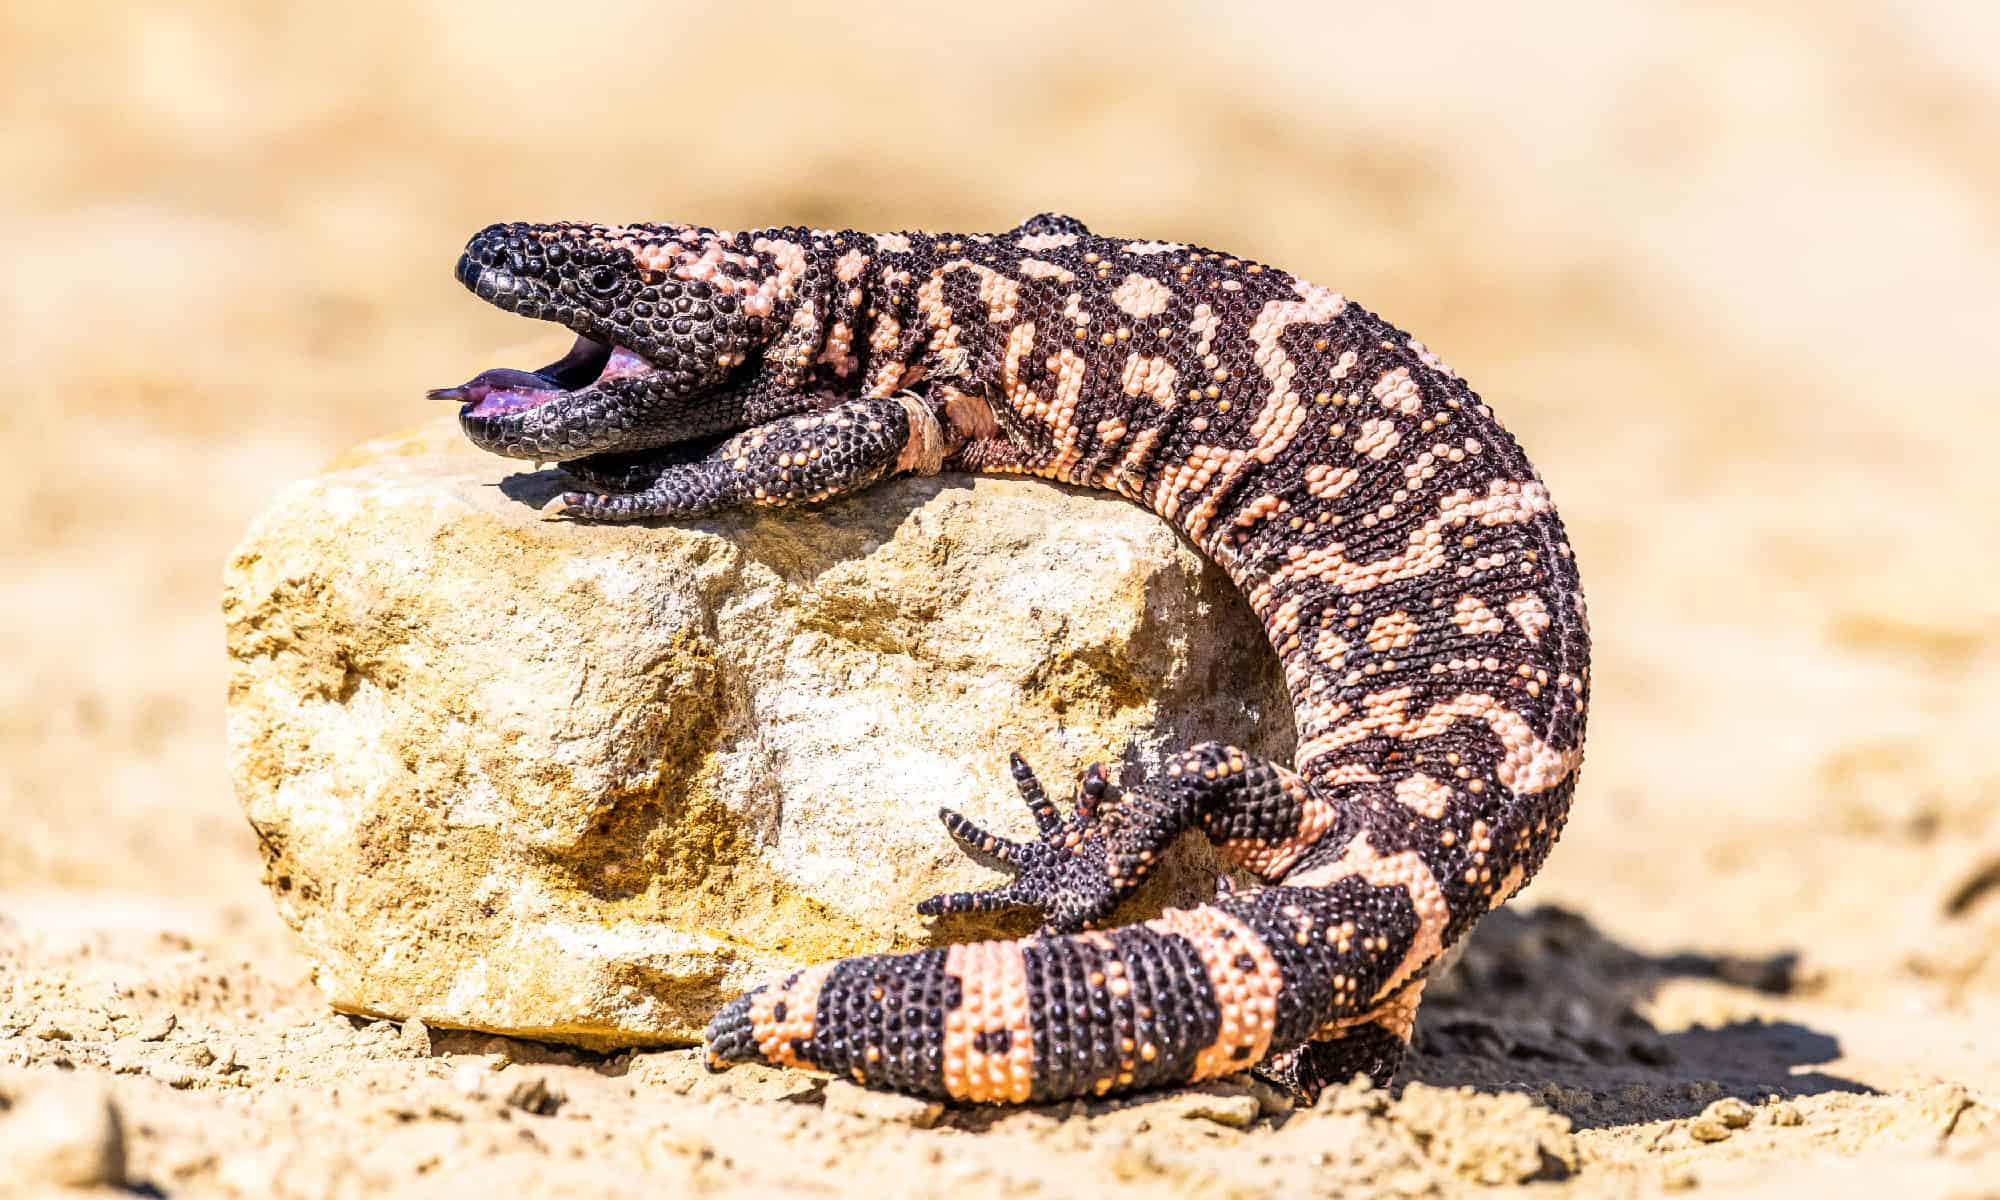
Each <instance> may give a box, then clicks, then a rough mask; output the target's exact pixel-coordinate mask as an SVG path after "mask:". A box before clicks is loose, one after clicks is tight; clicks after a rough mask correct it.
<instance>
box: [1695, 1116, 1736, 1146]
mask: <svg viewBox="0 0 2000 1200" xmlns="http://www.w3.org/2000/svg"><path fill="white" fill-rule="evenodd" d="M1688 1136H1689V1137H1691V1138H1693V1139H1694V1140H1695V1141H1697V1142H1726V1141H1728V1140H1729V1126H1727V1125H1724V1124H1723V1123H1722V1122H1720V1121H1718V1120H1716V1119H1715V1118H1714V1117H1696V1118H1695V1119H1694V1120H1692V1121H1689V1122H1688Z"/></svg>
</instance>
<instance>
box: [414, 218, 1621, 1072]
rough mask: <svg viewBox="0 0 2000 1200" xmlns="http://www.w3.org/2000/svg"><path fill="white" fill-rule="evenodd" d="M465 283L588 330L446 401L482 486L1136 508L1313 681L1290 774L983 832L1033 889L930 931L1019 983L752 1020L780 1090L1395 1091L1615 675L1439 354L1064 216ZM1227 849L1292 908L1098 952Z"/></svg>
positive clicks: (910, 976)
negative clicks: (1124, 920) (1180, 854)
mask: <svg viewBox="0 0 2000 1200" xmlns="http://www.w3.org/2000/svg"><path fill="white" fill-rule="evenodd" d="M458 274H459V278H460V280H461V281H463V282H464V283H465V284H466V286H467V287H469V288H470V289H472V290H473V291H474V292H475V293H476V294H478V295H479V296H480V297H482V298H484V299H486V300H488V301H490V302H492V303H494V304H497V305H499V306H501V307H503V308H507V309H509V310H510V311H514V312H518V313H521V314H522V315H525V316H529V317H534V318H538V319H541V320H548V321H554V322H558V323H561V324H563V325H566V326H568V327H569V328H570V329H572V330H574V331H575V332H576V333H577V335H578V338H577V343H576V346H575V348H574V349H572V351H571V352H570V353H569V354H568V355H566V356H565V357H564V358H563V359H561V360H559V361H558V362H556V363H552V364H550V365H549V366H547V367H544V368H542V369H540V370H539V371H517V370H507V369H500V370H492V371H487V372H483V373H482V374H480V375H478V376H475V377H474V378H473V379H472V380H470V381H468V382H467V383H465V384H463V385H461V386H459V387H457V388H450V389H444V390H442V391H440V392H438V393H435V394H436V395H438V396H440V397H441V398H444V399H449V400H452V401H453V402H455V403H458V404H460V405H461V413H460V419H461V423H462V424H463V426H464V428H465V431H466V433H467V435H468V436H469V437H471V438H472V440H473V441H474V442H476V443H478V444H479V445H481V446H483V447H485V448H487V449H489V450H492V451H494V452H496V453H499V454H505V455H511V456H513V457H518V458H553V459H557V460H560V461H562V463H563V466H564V468H565V470H567V471H568V472H569V473H570V474H571V475H572V476H573V477H574V478H576V479H577V480H578V482H579V484H580V485H581V487H582V488H583V489H584V490H581V491H578V492H574V493H570V494H568V495H566V496H565V497H564V498H563V503H564V506H565V511H566V512H567V513H568V515H571V516H573V517H577V518H582V519H590V520H635V519H646V518H674V517H685V516H692V515H696V514H700V513H704V512H710V511H714V510H716V509H718V508H723V507H730V506H738V505H749V504H767V505H779V504H800V503H809V502H813V501H821V500H827V499H831V498H833V497H836V496H839V495H841V494H844V493H847V492H851V491H854V490H856V489H859V488H862V487H866V486H868V485H869V484H871V483H873V482H875V481H877V480H879V479H882V478H885V477H887V476H889V475H892V474H896V473H898V472H918V473H926V474H927V473H932V472H936V471H940V470H968V471H989V472H1013V473H1026V474H1033V475H1038V476H1041V477H1043V478H1048V479H1053V480H1058V481H1061V482H1065V483H1069V484H1073V485H1077V486H1083V487H1093V488H1102V489H1106V490H1111V491H1116V492H1118V493H1119V494H1121V495H1124V496H1126V497H1128V498H1130V499H1132V500H1134V501H1136V502H1138V503H1141V504H1144V505H1146V506H1147V507H1149V508H1151V509H1152V510H1153V511H1155V512H1157V513H1159V514H1160V515H1161V516H1162V517H1163V518H1165V519H1166V520H1168V521H1170V522H1172V523H1173V524H1174V525H1175V526H1176V527H1178V528H1179V529H1180V530H1181V531H1182V532H1184V533H1185V534H1186V535H1187V536H1188V537H1189V538H1190V539H1191V540H1192V541H1193V542H1194V544H1195V545H1196V546H1198V547H1199V548H1200V549H1201V550H1202V551H1203V552H1204V553H1205V554H1207V555H1208V556H1209V557H1211V558H1213V559H1214V560H1215V561H1216V562H1217V563H1218V564H1220V565H1221V566H1222V567H1223V569H1224V570H1226V571H1227V572H1228V573H1229V575H1230V577H1231V579H1233V580H1234V581H1235V582H1236V584H1237V585H1238V586H1239V587H1240V588H1241V589H1242V590H1243V593H1244V595H1245V596H1246V597H1247V598H1248V600H1249V602H1250V604H1251V606H1252V608H1253V610H1254V611H1255V612H1256V613H1257V615H1258V617H1259V618H1260V619H1261V620H1262V622H1263V624H1264V626H1265V629H1266V630H1267V631H1268V633H1269V635H1270V639H1271V643H1272V646H1273V648H1274V649H1275V650H1276V651H1277V653H1278V655H1279V657H1280V659H1281V661H1282V662H1283V664H1284V668H1285V675H1286V680H1287V684H1288V687H1289V690H1290V692H1291V696H1292V702H1293V705H1294V708H1295V710H1296V715H1297V721H1298V727H1299V738H1300V744H1299V749H1298V752H1297V755H1296V756H1295V759H1294V762H1293V763H1292V764H1291V765H1286V764H1280V763H1274V762H1269V761H1266V760H1263V759H1260V758H1257V757H1255V756H1253V755H1250V754H1247V753H1245V752H1244V751H1242V750H1239V749H1236V748H1234V747H1229V746H1222V745H1217V744H1212V743H1211V744H1207V745H1202V746H1197V747H1194V748H1192V749H1190V750H1188V751H1187V752H1185V753H1184V754H1183V755H1181V756H1180V757H1179V758H1177V759H1176V760H1175V761H1173V762H1172V763H1171V764H1170V765H1169V766H1168V767H1167V769H1166V771H1165V772H1164V773H1163V774H1162V775H1161V776H1160V777H1159V778H1157V779H1153V780H1151V781H1149V782H1148V783H1146V784H1144V785H1142V786H1140V787H1137V788H1134V789H1131V790H1128V791H1126V792H1125V793H1124V794H1123V795H1120V796H1115V797H1114V796H1112V795H1111V794H1110V790H1109V788H1108V786H1107V783H1106V779H1105V776H1104V773H1103V770H1102V768H1101V767H1093V768H1091V769H1090V770H1089V771H1088V772H1086V774H1085V776H1084V779H1083V781H1082V783H1081V785H1080V787H1079V789H1078V793H1077V797H1076V800H1075V802H1074V803H1073V805H1072V806H1071V808H1070V810H1069V811H1068V812H1067V814H1065V813H1064V812H1062V811H1059V810H1058V809H1057V807H1056V806H1055V805H1054V804H1052V803H1051V802H1050V801H1049V799H1048V798H1047V796H1046V794H1045V793H1044V791H1043V788H1042V786H1041V784H1040V783H1039V782H1038V781H1037V780H1036V779H1035V777H1034V775H1033V773H1032V772H1030V771H1029V770H1028V768H1027V767H1026V765H1025V764H1023V763H1021V762H1020V761H1019V760H1018V759H1017V760H1016V761H1015V764H1014V772H1015V779H1016V781H1017V783H1018V784H1019V786H1020V789H1021V792H1022V795H1023V797H1024V798H1025V799H1026V800H1027V802H1028V807H1029V811H1030V814H1031V816H1032V818H1033V821H1034V825H1035V832H1034V834H1033V836H1032V837H1029V838H1026V839H1023V840H1015V839H1012V838H1008V837H1004V836H1001V835H999V834H997V833H993V832H989V831H987V830H983V829H979V828H977V827H975V826H973V825H971V824H970V823H969V822H966V821H965V820H964V819H963V818H960V817H959V816H957V815H956V814H955V813H951V812H946V813H945V814H944V821H945V827H946V829H947V831H948V832H949V833H950V834H951V835H952V836H953V837H954V838H956V839H957V840H959V841H960V842H961V843H963V844H965V845H966V846H968V847H969V848H971V849H974V850H976V851H978V852H980V853H983V854H985V855H988V856H990V857H992V858H994V859H996V860H998V861H999V862H1000V863H1001V864H1002V865H1003V866H1005V867H1006V868H1008V869H1009V870H1010V871H1011V872H1012V878H1011V879H1009V880H1007V881H1006V882H1003V883H1001V884H999V885H997V886H996V887H994V888H993V889H991V890H988V891H985V892H976V893H964V894H956V895H948V896H939V897H935V898H933V899H932V900H930V901H927V902H926V903H925V904H924V906H923V911H925V912H929V913H949V912H963V911H971V910H986V909H995V908H1004V907H1021V908H1027V909H1031V910H1034V911H1036V912H1038V913H1040V914H1041V916H1042V919H1043V921H1044V926H1043V928H1042V930H1041V932H1039V933H1038V934H1036V935H1035V936H1033V937H1030V938H1026V939H1022V940H1019V941H999V942H982V943H972V944H967V945H958V946H952V947H950V948H948V949H944V950H928V951H923V952H921V953H917V954H907V955H882V956H870V957H863V958H855V959H849V960H845V961H842V962H838V963H831V964H823V965H821V966H817V967H814V968H811V969H809V970H806V971H801V972H798V973H797V974H795V975H793V976H792V977H790V978H788V979H786V980H783V981H781V982H778V983H775V984H772V985H770V986H767V987H764V988H760V989H758V990H757V991H755V992H753V993H751V994H749V995H746V996H744V997H741V998H739V999H738V1000H736V1001H734V1002H732V1003H731V1004H729V1005H728V1006H727V1007H725V1008H724V1009H723V1011H722V1012H721V1013H719V1014H718V1015H717V1016H716V1018H715V1020H714V1023H713V1024H712V1025H711V1026H710V1030H709V1048H710V1056H711V1060H712V1061H713V1062H715V1063H716V1064H718V1065H719V1064H723V1063H728V1062H734V1061H744V1060H761V1061H767V1062H773V1063H778V1064H782V1065H788V1066H799V1067H812V1068H817V1069H820V1070H825V1071H831V1072H835V1073H839V1074H844V1075H847V1076H849V1077H851V1078H854V1079H856V1080H859V1081H861V1082H864V1083H868V1084H873V1085H879V1086H883V1087H890V1088H896V1089H900V1090H904V1091H909V1092H915V1093H920V1094H924V1095H935V1096H942V1097H947V1098H951V1099H954V1100H962V1101H968V1102H1002V1103H1021V1102H1026V1101H1032V1100H1046V1099H1054V1098H1058V1097H1063V1096H1077V1095H1093V1094H1104V1093H1108V1092H1115V1091H1125V1090H1132V1089H1139V1088H1147V1087H1156V1086H1161V1085H1165V1084H1171V1083H1178V1082H1185V1081H1188V1080H1194V1079H1203V1078H1209V1077H1212V1076H1216V1075H1221V1074H1226V1073H1229V1072H1233V1071H1240V1070H1245V1069H1250V1068H1258V1069H1260V1070H1261V1071H1262V1072H1263V1073H1264V1074H1266V1075H1267V1076H1268V1077H1270V1078H1272V1079H1274V1080H1277V1081H1278V1082H1280V1083H1282V1084H1284V1085H1285V1086H1288V1087H1291V1088H1293V1089H1295V1090H1297V1091H1299V1092H1301V1093H1304V1094H1313V1093H1315V1092H1317V1091H1318V1089H1319V1088H1321V1087H1323V1086H1324V1085H1326V1084H1327V1083H1330V1082H1335V1081H1339V1080H1344V1079H1346V1078H1348V1077H1350V1076H1351V1075H1353V1074H1355V1073H1357V1072H1359V1073H1364V1074H1367V1075H1370V1076H1372V1077H1374V1078H1376V1079H1378V1080H1386V1079H1388V1078H1389V1077H1390V1076H1391V1075H1393V1073H1394V1072H1395V1070H1396V1068H1397V1066H1398V1064H1399V1063H1400V1061H1401V1059H1402V1056H1403V1052H1404V1050H1405V1048H1406V1047H1407V1045H1408V1042H1409V1038H1410V1032H1411V1029H1412V1026H1413V1022H1414V1020H1415V1014H1416V1010H1417V1004H1418V1001H1419V998H1420V997H1421V994H1422V990H1423V986H1424V982H1425V979H1426V977H1427V974H1428V972H1429V971H1430V970H1431V968H1432V966H1433V965H1434V964H1435V962H1436V961H1437V959H1438V957H1439V955H1440V954H1442V953H1443V951H1444V950H1445V948H1446V947H1448V946H1449V945H1450V944H1451V943H1452V942H1454V941H1456V940H1457V939H1458V938H1460V937H1462V936H1464V934H1465V932H1466V931H1467V930H1468V929H1470V928H1471V927H1472V925H1473V924H1474V923H1475V922H1476V921H1477V920H1478V919H1479V918H1480V916H1482V915H1483V914H1485V913H1486V912H1488V911H1489V910H1491V909H1492V908H1493V907H1495V906H1496V905H1498V904H1500V903H1502V902H1504V901H1505V900H1506V899H1507V898H1508V897H1509V896H1511V895H1512V894H1514V892H1515V891H1517V890H1518V889H1519V888H1520V887H1521V886H1522V885H1523V884H1525V883H1526V882H1527V881H1528V879H1529V878H1531V877H1532V876H1533V875H1534V873H1535V871H1536V870H1537V869H1538V868H1539V867H1540V865H1541V863H1542V860H1543V859H1544V858H1545V857H1546V855H1547V854H1548V852H1549V849H1550V847H1552V846H1553V845H1554V844H1555V841H1556V838H1557V836H1558V835H1559V834H1560V833H1561V830H1562V824H1563V820H1564V817H1565V815H1566V814H1567V812H1568V808H1569V802H1570V797H1571V794H1572V792H1573V791H1574V788H1575V784H1576V776H1577V771H1578V768H1579V767H1580V765H1581V762H1582V754H1583V732H1584V719H1585V714H1586V711H1587V708H1588V701H1589V688H1590V679H1589V633H1588V626H1587V621H1586V618H1585V612H1584V604H1583V594H1582V591H1581V588H1580V586H1579V583H1578V579H1577V572H1576V565H1575V562H1574V559H1573V556H1572V554H1571V552H1570V548H1569V544H1568V541H1567V540H1566V539H1565V537H1564V535H1563V529H1562V524H1561V522H1560V521H1559V520H1558V519H1557V516H1556V514H1555V510H1554V508H1553V506H1552V505H1551V503H1550V500H1549V496H1548V492H1547V489H1546V488H1544V487H1543V485H1542V483H1541V481H1540V479H1539V478H1538V477H1537V476H1536V474H1535V472H1534V469H1533V468H1532V467H1531V466H1530V465H1529V463H1528V461H1527V459H1526V458H1525V457H1524V456H1523V455H1522V453H1521V451H1520V448H1519V447H1518V446H1517V445H1516V444H1515V442H1514V440H1513V439H1512V438H1511V437H1510V436H1508V434H1507V433H1506V432H1505V431H1504V430H1503V429H1502V428H1501V427H1500V425H1499V424H1498V423H1497V421H1496V420H1495V419H1494V417H1493V414H1492V412H1491V411H1490V410H1489V409H1488V408H1487V406H1486V405H1485V403H1484V402H1482V401H1481V400H1480V398H1479V396H1478V395H1477V394H1476V393H1474V392H1473V391H1471V390H1470V389H1469V388H1468V387H1467V386H1466V385H1465V384H1464V382H1463V381H1461V380H1460V379H1459V378H1458V376H1457V375H1456V374H1455V373H1453V372H1452V371H1451V370H1450V369H1449V368H1448V367H1446V366H1445V365H1444V364H1443V363H1442V362H1440V361H1439V360H1438V358H1437V357H1436V356H1435V355H1434V354H1432V353H1431V352H1430V351H1429V350H1428V349H1427V348H1425V347H1424V346H1423V345H1422V343H1420V342H1417V341H1415V340H1414V339H1412V338H1410V337H1409V336H1408V335H1406V334H1404V333H1402V332H1401V331H1399V330H1397V329H1396V328H1394V327H1393V326H1391V325H1389V324H1388V323H1386V322H1384V321H1382V320H1381V319H1379V318H1378V317H1376V316H1375V315H1374V314H1372V313H1369V312H1366V311H1365V310H1363V309H1361V308H1360V307H1358V306H1356V305H1354V304H1352V303H1351V302H1349V301H1348V300H1347V299H1346V298H1345V297H1343V296H1341V295H1340V294H1339V293H1337V292H1334V291H1331V290H1329V289H1326V288H1323V287H1320V286H1318V285H1315V284H1310V283H1307V282H1305V281H1303V280H1299V279H1295V278H1294V277H1292V276H1290V275H1288V274H1286V273H1285V272H1283V271H1279V270H1276V269H1274V268H1270V267H1267V266H1264V265H1263V264H1260V263H1254V262H1249V261H1247V260H1243V259H1240V258H1236V257H1233V256H1230V255H1227V254H1223V253H1221V252H1218V251H1212V250H1205V249H1202V248H1199V247H1194V246H1187V245H1182V244H1180V243H1176V242H1160V241H1144V240H1131V239H1121V238H1107V237H1100V236H1097V235H1095V234H1092V233H1091V232H1089V231H1088V230H1087V229H1086V228H1085V227H1084V226H1083V224H1082V223H1081V222H1078V221H1076V220H1075V219H1074V218H1070V217H1064V216H1060V215H1056V214H1043V215H1042V216H1038V217H1035V218H1032V219H1030V220H1029V221H1027V222H1025V223H1024V224H1022V225H1021V226H1020V227H1019V228H1017V229H1014V230H1011V231H1009V232H1007V233H1002V234H933V233H894V234H865V233H855V232H851V231H828V230H813V229H774V230H763V231H757V232H748V233H732V232H727V231H721V230H712V229H705V228H701V227H698V226H691V225H672V224H648V225H580V224H559V225H497V226H493V227H491V228H489V229H487V230H485V231H482V232H481V233H480V234H479V235H478V236H476V237H475V238H473V240H472V242H471V244H470V245H469V246H468V247H467V249H466V252H465V255H464V257H463V258H462V259H461V261H460V264H459V270H458ZM1190 831H1198V832H1200V833H1201V834H1202V836H1204V837H1206V838H1208V839H1209V840H1210V841H1211V842H1213V843H1214V844H1215V845H1216V846H1217V847H1218V848H1219V849H1220V851H1221V852H1222V853H1223V855H1224V856H1225V858H1227V859H1228V860H1229V861H1230V862H1231V863H1233V864H1234V865H1235V866H1236V867H1238V868H1239V869H1240V870H1241V871H1243V872H1244V873H1245V874H1247V875H1249V876H1251V877H1253V878H1254V879H1256V880H1257V881H1258V883H1259V887H1258V888H1256V889H1255V890H1245V891H1236V892H1231V891H1225V892H1224V893H1223V894H1221V895H1218V897H1217V899H1216V900H1215V901H1214V902H1213V903H1211V904H1207V905H1203V906H1200V907H1198V908H1194V909H1190V910H1185V911H1181V910H1177V911H1173V912H1169V913H1168V914H1166V915H1165V916H1162V917H1161V918H1159V919H1157V920H1154V921H1148V922H1144V923H1141V924H1137V925H1129V926H1123V927H1115V928H1103V927H1104V926H1105V925H1107V923H1108V922H1110V920H1111V918H1112V915H1113V913H1114V912H1115V910H1116V908H1117V906H1118V904H1119V902H1120V901H1121V900H1122V899H1124V898H1125V897H1126V896H1127V895H1129V894H1130V893H1131V891H1132V890H1133V889H1134V888H1135V887H1136V886H1137V885H1138V884H1139V883H1140V882H1141V881H1142V880H1143V879H1144V878H1145V876H1146V875H1147V874H1148V873H1149V872H1150V871H1151V870H1152V868H1153V866H1154V864H1156V863H1157V862H1159V861H1160V858H1161V856H1162V855H1164V854H1165V852H1166V851H1167V849H1168V848H1169V847H1170V846H1171V845H1172V844H1173V843H1174V841H1175V840H1176V839H1178V838H1179V837H1181V836H1182V835H1184V834H1186V833H1188V832H1190Z"/></svg>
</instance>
